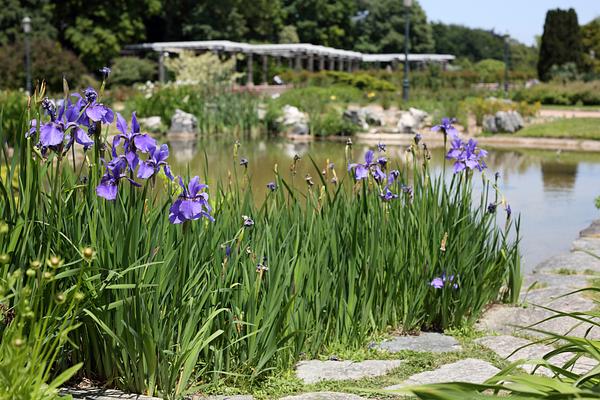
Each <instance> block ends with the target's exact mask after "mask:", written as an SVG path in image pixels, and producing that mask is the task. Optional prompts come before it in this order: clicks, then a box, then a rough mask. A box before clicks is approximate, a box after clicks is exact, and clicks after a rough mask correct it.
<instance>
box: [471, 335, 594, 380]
mask: <svg viewBox="0 0 600 400" xmlns="http://www.w3.org/2000/svg"><path fill="white" fill-rule="evenodd" d="M475 342H476V343H478V344H480V345H482V346H484V347H487V348H488V349H490V350H492V351H493V352H494V353H496V354H498V355H499V356H500V357H502V358H505V359H507V360H508V361H510V362H514V361H517V360H536V359H537V360H540V359H542V358H543V357H544V355H546V354H547V353H549V352H551V351H552V350H554V348H553V347H551V346H547V345H544V344H539V343H533V342H530V341H529V340H526V339H521V338H517V337H514V336H508V335H502V336H487V337H483V338H480V339H477V340H475ZM573 355H574V354H573V353H563V354H559V355H557V356H555V357H552V358H551V359H549V361H550V362H551V363H552V364H554V365H557V366H560V367H562V366H563V365H564V364H565V363H567V362H568V361H569V360H570V359H571V358H572V357H573ZM597 364H598V363H597V362H596V361H595V360H592V359H591V358H587V357H582V358H580V359H578V360H577V362H576V363H575V364H574V365H573V367H571V368H569V370H571V371H573V372H575V373H578V374H581V373H585V372H587V371H589V370H590V369H592V368H594V367H595V366H596V365H597ZM521 368H523V369H524V370H525V371H527V372H529V373H531V372H533V370H534V368H535V364H534V363H532V364H523V365H522V366H521ZM536 374H541V375H547V376H553V373H552V371H550V370H549V369H547V368H538V369H537V370H536Z"/></svg>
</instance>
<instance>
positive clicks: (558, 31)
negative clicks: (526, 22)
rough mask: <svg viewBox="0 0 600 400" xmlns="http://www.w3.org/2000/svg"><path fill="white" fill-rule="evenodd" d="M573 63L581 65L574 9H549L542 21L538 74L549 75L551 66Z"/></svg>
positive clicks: (542, 78) (545, 76) (544, 77)
mask: <svg viewBox="0 0 600 400" xmlns="http://www.w3.org/2000/svg"><path fill="white" fill-rule="evenodd" d="M568 63H574V64H575V65H576V66H578V67H579V66H581V33H580V31H579V22H578V20H577V13H576V12H575V10H574V9H572V8H571V9H569V10H561V9H556V10H550V11H548V13H547V14H546V21H545V22H544V34H543V35H542V43H541V45H540V55H539V59H538V76H539V77H540V79H541V80H548V79H550V77H551V74H550V71H551V69H552V67H553V66H561V65H564V64H568Z"/></svg>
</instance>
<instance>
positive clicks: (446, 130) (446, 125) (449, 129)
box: [431, 118, 458, 139]
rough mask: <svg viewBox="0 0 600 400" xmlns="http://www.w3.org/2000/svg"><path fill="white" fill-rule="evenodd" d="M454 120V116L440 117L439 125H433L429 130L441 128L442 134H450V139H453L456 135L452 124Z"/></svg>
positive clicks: (456, 132)
mask: <svg viewBox="0 0 600 400" xmlns="http://www.w3.org/2000/svg"><path fill="white" fill-rule="evenodd" d="M454 122H456V120H455V119H454V118H452V119H450V118H442V123H441V124H439V125H435V126H434V127H432V128H431V130H432V131H434V132H437V131H439V130H441V131H442V133H443V134H444V136H446V135H450V138H451V139H455V138H457V137H458V131H457V130H456V128H455V127H454V126H453V125H452V124H453V123H454Z"/></svg>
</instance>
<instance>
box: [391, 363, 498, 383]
mask: <svg viewBox="0 0 600 400" xmlns="http://www.w3.org/2000/svg"><path fill="white" fill-rule="evenodd" d="M498 372H500V370H499V369H498V368H496V367H494V366H493V365H492V364H490V363H489V362H487V361H483V360H478V359H475V358H466V359H464V360H460V361H457V362H454V363H451V364H446V365H442V366H441V367H439V368H438V369H435V370H433V371H425V372H421V373H418V374H415V375H413V376H411V377H410V378H408V379H407V380H405V381H404V382H402V383H401V384H399V385H393V386H388V387H386V388H385V390H398V389H402V388H405V387H406V386H412V385H426V384H430V383H444V382H468V383H483V382H485V381H486V380H488V379H489V378H491V377H492V376H494V375H496V374H497V373H498Z"/></svg>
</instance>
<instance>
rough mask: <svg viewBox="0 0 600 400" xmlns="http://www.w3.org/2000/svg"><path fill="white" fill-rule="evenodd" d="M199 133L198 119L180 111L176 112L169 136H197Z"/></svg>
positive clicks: (172, 119)
mask: <svg viewBox="0 0 600 400" xmlns="http://www.w3.org/2000/svg"><path fill="white" fill-rule="evenodd" d="M197 131H198V118H196V117H195V116H194V115H192V114H190V113H186V112H185V111H182V110H180V109H176V110H175V114H173V117H171V127H170V128H169V132H168V134H169V135H170V134H173V133H175V134H186V133H187V134H191V133H193V134H195V133H197Z"/></svg>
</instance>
